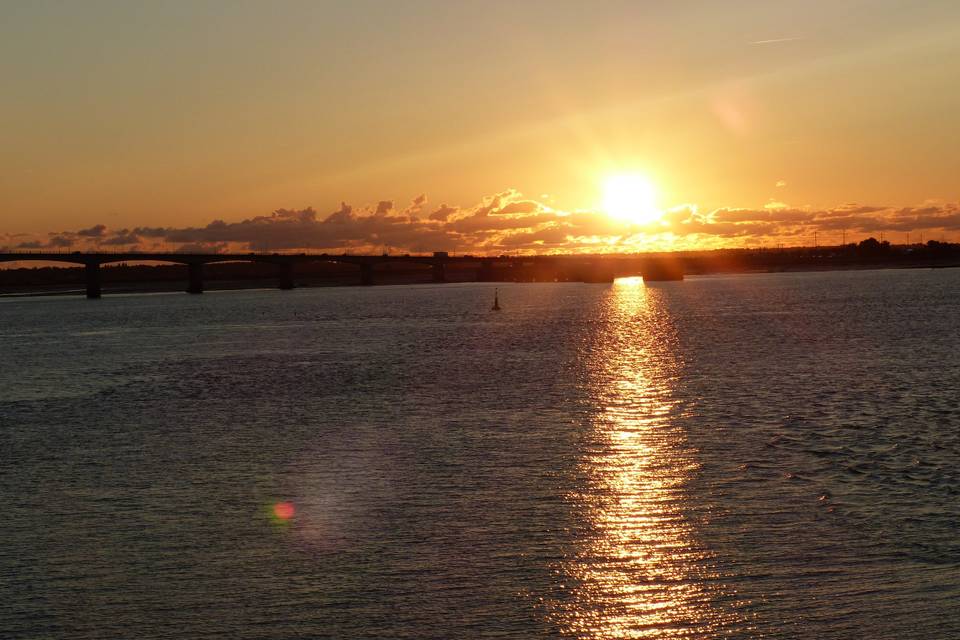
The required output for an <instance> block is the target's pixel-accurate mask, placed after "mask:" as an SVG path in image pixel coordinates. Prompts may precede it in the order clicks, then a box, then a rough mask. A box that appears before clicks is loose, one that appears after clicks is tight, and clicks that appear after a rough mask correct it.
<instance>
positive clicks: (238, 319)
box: [0, 270, 960, 640]
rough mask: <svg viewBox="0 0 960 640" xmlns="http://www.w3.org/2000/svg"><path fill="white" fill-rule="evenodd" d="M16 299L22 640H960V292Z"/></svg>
mask: <svg viewBox="0 0 960 640" xmlns="http://www.w3.org/2000/svg"><path fill="white" fill-rule="evenodd" d="M499 297H500V303H501V305H502V307H503V310H502V311H500V312H499V313H493V312H491V311H490V305H491V303H492V299H493V285H488V284H465V285H444V286H404V287H374V288H336V289H299V290H295V291H274V290H263V291H242V292H223V293H207V294H204V295H202V296H188V295H185V294H169V295H159V294H155V295H128V296H125V295H116V296H109V295H107V296H105V297H104V298H103V299H102V300H99V301H88V300H85V299H81V298H68V297H59V298H33V299H8V300H0V365H2V366H0V500H2V505H3V512H2V513H3V519H2V524H0V636H2V637H3V638H10V639H20V638H23V639H26V638H29V639H42V638H70V639H72V640H76V639H84V638H237V639H243V638H251V639H254V638H257V639H260V638H263V639H286V638H492V637H496V638H541V637H573V638H717V637H731V638H817V639H824V638H837V639H839V638H871V639H877V638H897V639H903V638H924V639H929V638H944V639H947V638H957V637H960V271H958V270H911V271H859V272H838V273H805V274H767V275H744V276H729V277H726V276H724V277H720V276H717V277H702V278H689V279H687V280H686V281H685V282H673V283H663V284H650V285H644V283H643V282H642V281H640V280H619V281H617V282H616V283H614V284H613V285H602V284H516V285H506V284H504V285H499Z"/></svg>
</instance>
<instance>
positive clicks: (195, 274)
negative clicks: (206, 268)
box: [187, 262, 203, 293]
mask: <svg viewBox="0 0 960 640" xmlns="http://www.w3.org/2000/svg"><path fill="white" fill-rule="evenodd" d="M187 270H188V273H189V281H188V283H187V293H203V263H202V262H191V263H189V264H188V265H187Z"/></svg>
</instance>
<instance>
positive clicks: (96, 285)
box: [85, 262, 100, 300]
mask: <svg viewBox="0 0 960 640" xmlns="http://www.w3.org/2000/svg"><path fill="white" fill-rule="evenodd" d="M85 271H86V276H87V297H88V298H90V299H91V300H93V299H96V298H99V297H100V263H99V262H88V263H87V264H86V268H85Z"/></svg>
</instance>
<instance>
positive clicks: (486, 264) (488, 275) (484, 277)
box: [477, 260, 494, 282]
mask: <svg viewBox="0 0 960 640" xmlns="http://www.w3.org/2000/svg"><path fill="white" fill-rule="evenodd" d="M493 278H494V273H493V260H481V261H480V268H479V269H478V270H477V282H493Z"/></svg>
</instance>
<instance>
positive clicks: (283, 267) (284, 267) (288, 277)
mask: <svg viewBox="0 0 960 640" xmlns="http://www.w3.org/2000/svg"><path fill="white" fill-rule="evenodd" d="M294 286H295V285H294V282H293V263H292V262H281V263H280V288H281V289H284V290H289V289H293V287H294Z"/></svg>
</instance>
